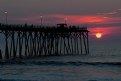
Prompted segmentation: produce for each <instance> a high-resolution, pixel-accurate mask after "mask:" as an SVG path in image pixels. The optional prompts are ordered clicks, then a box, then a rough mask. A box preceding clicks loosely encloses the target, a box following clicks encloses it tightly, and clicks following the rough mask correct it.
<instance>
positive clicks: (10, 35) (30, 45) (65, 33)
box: [0, 24, 89, 59]
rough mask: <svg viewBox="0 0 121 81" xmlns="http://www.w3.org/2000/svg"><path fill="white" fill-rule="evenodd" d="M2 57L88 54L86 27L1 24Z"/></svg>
mask: <svg viewBox="0 0 121 81" xmlns="http://www.w3.org/2000/svg"><path fill="white" fill-rule="evenodd" d="M0 31H1V34H4V36H5V58H6V59H10V58H14V59H15V58H17V57H19V58H22V57H34V56H48V55H51V56H52V55H67V54H89V42H88V32H89V31H88V30H87V27H76V26H67V24H57V26H35V25H27V24H25V25H6V24H0Z"/></svg>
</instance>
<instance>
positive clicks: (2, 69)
mask: <svg viewBox="0 0 121 81" xmlns="http://www.w3.org/2000/svg"><path fill="white" fill-rule="evenodd" d="M90 39H91V40H90V54H89V55H70V56H48V57H41V58H33V59H23V60H19V59H18V60H13V61H9V62H5V63H0V81H121V46H120V45H121V42H120V41H121V40H120V39H118V37H117V39H113V40H102V39H97V40H96V39H95V40H93V38H90Z"/></svg>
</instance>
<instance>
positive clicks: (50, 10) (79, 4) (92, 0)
mask: <svg viewBox="0 0 121 81" xmlns="http://www.w3.org/2000/svg"><path fill="white" fill-rule="evenodd" d="M5 11H6V12H7V14H5V13H4V12H5ZM6 15H7V20H8V23H9V24H11V23H12V24H24V23H27V24H41V23H42V24H46V25H56V24H58V23H65V22H66V23H67V24H69V25H85V24H86V25H87V26H89V27H90V28H92V29H90V30H91V32H94V33H93V34H95V33H97V32H103V34H109V33H113V32H115V33H116V34H117V32H118V31H119V29H120V27H121V0H0V22H1V23H5V21H6V20H5V18H6ZM95 28H96V29H95ZM119 32H120V31H119ZM93 34H92V35H93ZM113 34H114V33H113ZM119 34H120V33H119ZM112 36H113V35H112ZM114 37H115V36H114Z"/></svg>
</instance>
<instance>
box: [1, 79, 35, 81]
mask: <svg viewBox="0 0 121 81" xmlns="http://www.w3.org/2000/svg"><path fill="white" fill-rule="evenodd" d="M0 81H37V80H21V79H0Z"/></svg>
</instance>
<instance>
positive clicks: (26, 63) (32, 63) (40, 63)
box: [0, 61, 121, 66]
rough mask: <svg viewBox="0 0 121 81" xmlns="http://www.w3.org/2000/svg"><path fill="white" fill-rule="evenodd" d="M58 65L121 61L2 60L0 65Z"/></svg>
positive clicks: (106, 63) (113, 63)
mask: <svg viewBox="0 0 121 81" xmlns="http://www.w3.org/2000/svg"><path fill="white" fill-rule="evenodd" d="M10 64H11V65H13V64H18V65H57V66H65V65H73V66H81V65H118V66H121V62H80V61H76V62H73V61H68V62H63V61H2V62H0V65H10Z"/></svg>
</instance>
